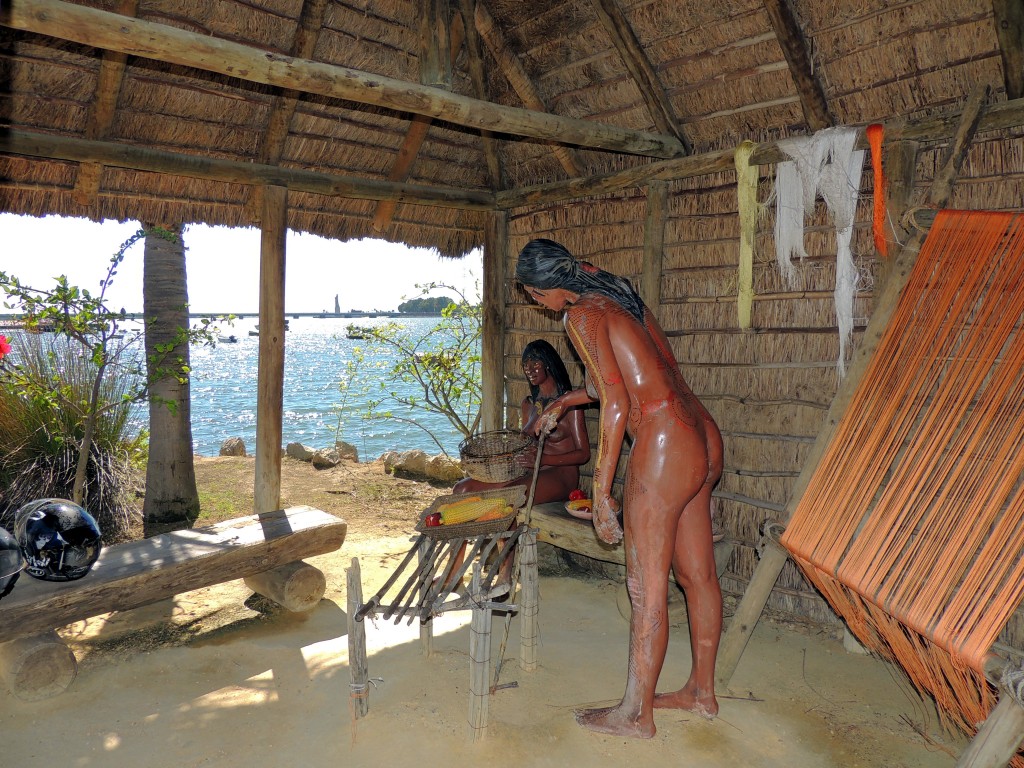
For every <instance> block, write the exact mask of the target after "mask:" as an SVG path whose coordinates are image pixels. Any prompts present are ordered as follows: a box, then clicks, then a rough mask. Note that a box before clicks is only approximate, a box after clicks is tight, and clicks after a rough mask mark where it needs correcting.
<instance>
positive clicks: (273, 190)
mask: <svg viewBox="0 0 1024 768" xmlns="http://www.w3.org/2000/svg"><path fill="white" fill-rule="evenodd" d="M262 207H263V219H262V223H261V230H262V239H261V241H260V347H259V365H258V374H257V377H258V379H257V395H256V479H255V483H254V486H253V491H254V500H253V506H254V509H253V511H254V512H255V513H256V514H259V513H261V512H272V511H274V510H275V509H280V507H281V431H282V429H281V420H282V409H283V407H284V255H285V254H284V250H285V235H286V233H287V226H288V222H287V219H288V190H287V189H286V188H285V187H267V188H266V189H264V190H263V206H262Z"/></svg>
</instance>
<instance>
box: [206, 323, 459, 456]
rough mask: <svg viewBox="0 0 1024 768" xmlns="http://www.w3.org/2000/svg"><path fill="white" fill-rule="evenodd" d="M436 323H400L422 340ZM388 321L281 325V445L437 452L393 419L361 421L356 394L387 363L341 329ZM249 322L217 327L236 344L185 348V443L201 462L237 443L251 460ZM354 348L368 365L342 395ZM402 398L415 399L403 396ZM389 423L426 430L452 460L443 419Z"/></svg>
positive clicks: (252, 350) (422, 416)
mask: <svg viewBox="0 0 1024 768" xmlns="http://www.w3.org/2000/svg"><path fill="white" fill-rule="evenodd" d="M438 320H439V318H432V317H431V318H408V319H404V318H403V319H401V320H399V321H396V322H401V323H402V324H403V325H405V326H407V327H408V328H409V329H410V331H411V332H412V333H414V334H416V335H419V334H421V333H425V332H427V331H429V330H430V329H431V328H433V327H434V326H435V325H436V324H437V323H438ZM387 322H392V320H390V319H388V318H323V319H321V318H315V317H302V318H289V319H288V324H289V330H288V331H286V335H285V365H284V412H283V418H282V444H283V445H287V444H288V443H292V442H299V443H303V444H304V445H307V446H309V447H311V448H330V447H333V446H334V442H335V440H336V439H341V440H344V441H345V442H348V443H351V444H352V445H354V446H355V447H356V448H357V449H358V451H359V458H360V460H361V461H370V460H373V459H376V458H378V457H379V456H380V455H381V454H382V453H384V452H386V451H389V450H397V451H406V450H412V449H417V448H418V449H422V450H424V451H426V452H427V453H428V454H431V455H433V454H437V453H440V452H441V449H440V448H438V446H437V444H436V443H435V442H434V441H433V440H432V439H431V438H430V436H429V435H428V434H427V432H425V431H423V430H422V429H419V428H418V427H415V426H413V425H410V424H407V423H402V422H399V421H396V420H387V421H380V420H376V419H374V420H365V419H363V418H360V416H359V414H360V413H361V412H362V411H364V410H365V403H366V398H365V397H362V396H360V395H359V394H358V393H359V392H360V390H361V384H362V383H363V382H364V381H370V382H371V383H372V382H373V381H376V380H377V379H379V372H378V371H376V370H374V367H373V366H376V365H383V364H386V363H387V362H389V360H390V357H389V355H388V354H387V353H386V352H384V351H380V350H374V349H373V348H372V346H371V345H370V344H369V342H367V341H361V340H356V339H348V338H346V335H345V329H346V327H347V326H348V325H351V324H354V325H360V326H373V325H380V324H384V323H387ZM255 328H256V320H255V319H253V318H245V319H239V320H235V321H234V324H233V325H232V326H231V327H227V326H222V327H221V336H226V335H228V334H233V335H234V336H235V337H236V338H237V339H238V342H237V343H234V344H228V343H218V344H217V345H216V346H215V347H193V349H192V352H191V362H192V382H191V392H192V441H193V450H194V452H195V453H197V454H199V455H201V456H216V455H218V453H219V452H220V446H221V444H222V443H223V442H224V441H225V440H226V439H228V438H230V437H240V438H242V440H243V441H244V442H245V447H246V450H247V451H248V452H249V453H250V454H252V453H253V451H254V449H255V446H256V389H257V386H256V384H257V358H258V352H259V338H258V337H257V336H252V335H250V331H254V330H255ZM357 346H359V347H361V348H362V349H363V350H364V352H365V354H366V356H367V363H368V364H369V365H367V366H364V367H363V368H361V369H359V370H358V371H356V375H355V380H353V381H352V382H351V386H350V387H349V388H348V390H347V394H346V395H343V393H342V391H341V388H340V386H341V384H342V382H346V383H348V379H349V378H350V376H351V374H350V373H349V372H348V370H347V368H346V366H347V364H348V363H349V362H350V361H352V360H353V359H354V358H353V353H354V349H355V347H357ZM409 394H416V393H415V392H410V393H409ZM390 410H391V411H392V412H394V413H395V415H397V416H408V417H410V418H411V417H415V418H416V419H417V420H419V421H420V422H422V423H423V424H424V425H425V426H427V427H429V429H430V431H431V432H433V433H434V434H435V435H436V436H437V437H438V438H439V440H440V442H441V444H442V445H443V446H444V449H445V450H446V451H447V452H448V453H449V454H450V455H452V456H456V457H457V456H458V446H459V442H460V440H461V439H462V436H461V435H460V434H459V432H458V431H457V430H455V429H454V428H453V427H452V426H451V425H450V424H449V423H448V421H447V419H445V418H444V417H443V416H434V415H432V414H426V413H424V412H422V411H415V412H405V413H403V412H401V411H399V410H398V409H397V408H395V407H393V406H392V407H390Z"/></svg>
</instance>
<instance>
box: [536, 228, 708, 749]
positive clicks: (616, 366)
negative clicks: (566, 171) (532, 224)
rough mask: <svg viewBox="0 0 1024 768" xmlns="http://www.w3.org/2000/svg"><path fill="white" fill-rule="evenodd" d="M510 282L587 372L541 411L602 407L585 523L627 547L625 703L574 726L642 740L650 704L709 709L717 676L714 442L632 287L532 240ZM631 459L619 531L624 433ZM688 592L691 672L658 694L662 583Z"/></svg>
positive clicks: (650, 721)
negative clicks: (557, 326) (552, 323)
mask: <svg viewBox="0 0 1024 768" xmlns="http://www.w3.org/2000/svg"><path fill="white" fill-rule="evenodd" d="M516 279H517V280H518V281H519V282H520V283H521V284H522V285H523V288H524V289H525V290H526V291H527V293H529V294H530V296H531V297H533V299H534V300H535V301H537V302H538V303H539V304H541V305H543V306H544V307H547V308H548V309H551V310H554V311H556V312H564V313H565V314H564V324H565V329H566V332H567V333H568V335H569V338H570V340H571V341H572V344H573V346H574V347H575V348H576V351H577V353H578V354H579V356H580V358H581V359H582V360H583V363H584V365H585V367H586V370H587V387H586V389H577V390H573V391H571V392H568V393H566V394H564V395H562V396H560V397H559V398H558V399H557V400H556V401H555V402H554V403H552V404H551V405H550V406H549V407H548V408H547V409H545V415H544V419H543V423H542V424H541V427H542V428H543V429H547V428H549V427H551V425H552V424H553V423H554V421H555V420H557V419H558V418H559V417H560V415H561V414H562V413H565V412H566V411H567V410H568V409H570V408H572V407H573V406H578V405H582V404H585V403H590V402H594V401H595V400H597V401H599V402H600V415H601V432H600V437H599V441H598V450H597V459H596V461H595V464H594V490H593V497H594V510H593V511H594V527H595V528H596V530H597V534H598V536H600V538H601V539H602V540H604V541H606V542H608V543H615V542H618V541H619V540H620V539H623V536H624V537H625V539H624V547H625V555H626V584H627V588H628V591H629V597H630V600H631V602H632V605H633V611H632V618H631V620H630V626H629V667H628V672H627V679H626V691H625V694H624V695H623V697H622V701H621V702H620V703H619V704H617V705H616V706H613V707H606V708H601V709H588V710H579V711H577V713H576V719H577V721H578V722H579V723H580V725H582V726H584V727H586V728H589V729H591V730H594V731H599V732H602V733H610V734H615V735H618V736H634V737H639V738H650V737H651V736H653V735H654V733H655V726H654V712H653V710H654V709H655V708H666V709H687V710H690V711H692V712H696V713H699V714H701V715H703V716H705V717H709V718H711V717H714V716H715V715H716V714H717V713H718V701H717V699H716V698H715V690H714V674H715V658H716V656H717V653H718V641H719V636H720V635H721V630H722V593H721V589H720V588H719V585H718V578H717V574H716V571H715V558H714V545H713V543H712V534H711V490H712V488H713V487H714V485H715V483H716V482H717V481H718V478H719V477H720V476H721V473H722V436H721V433H720V432H719V430H718V426H717V425H716V424H715V421H714V419H712V417H711V415H710V414H709V413H708V412H707V410H706V409H705V408H704V406H703V405H702V404H701V403H700V401H699V400H697V398H696V397H695V396H694V394H693V392H692V391H691V390H690V388H689V386H688V385H687V384H686V381H685V380H684V379H683V376H682V373H681V372H680V371H679V366H678V365H677V364H676V361H675V357H674V356H673V354H672V351H671V349H670V347H669V344H668V339H667V338H666V336H665V334H664V332H663V331H662V329H661V327H660V326H659V325H658V322H657V320H656V319H655V317H654V315H653V313H651V311H650V310H649V309H648V308H647V307H646V306H644V303H643V301H642V300H641V299H640V297H639V295H637V293H636V291H635V290H634V289H633V287H632V286H631V285H630V283H629V282H628V281H627V280H625V279H623V278H621V277H618V276H616V275H613V274H611V273H609V272H605V271H604V270H601V269H598V268H597V267H594V266H592V265H591V264H588V263H587V262H583V261H577V260H576V259H575V258H573V256H572V255H571V254H570V253H569V252H568V251H567V250H566V249H565V247H564V246H562V245H560V244H559V243H556V242H553V241H551V240H532V241H530V242H529V243H527V245H526V247H524V248H523V250H522V251H521V252H520V254H519V261H518V264H517V266H516ZM627 432H628V434H629V435H630V437H631V438H632V444H633V447H632V453H631V455H630V458H629V465H628V469H627V472H626V478H625V488H624V491H623V515H622V519H623V523H622V525H621V526H620V523H619V506H618V503H617V502H616V501H615V499H614V498H612V495H611V491H612V481H613V480H614V477H615V467H616V464H617V463H618V460H619V455H620V453H621V450H622V441H623V438H624V436H625V435H626V433H627ZM670 569H672V570H674V571H675V577H676V580H677V581H678V582H679V584H680V586H681V587H682V588H683V591H684V592H685V594H686V606H687V615H688V617H689V627H690V645H691V649H692V650H691V653H692V662H693V663H692V667H691V670H690V677H689V679H688V680H687V681H686V684H685V685H684V686H683V687H682V688H680V689H679V690H677V691H674V692H672V693H662V694H657V695H656V694H655V686H656V685H657V682H658V676H659V674H660V673H661V668H662V664H663V663H664V660H665V652H666V648H667V646H668V625H667V622H666V615H667V612H668V576H669V573H670Z"/></svg>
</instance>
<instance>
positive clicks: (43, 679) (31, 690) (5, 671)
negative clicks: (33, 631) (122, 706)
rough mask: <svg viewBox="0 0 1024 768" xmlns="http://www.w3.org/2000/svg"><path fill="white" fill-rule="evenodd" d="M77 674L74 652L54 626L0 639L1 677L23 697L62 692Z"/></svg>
mask: <svg viewBox="0 0 1024 768" xmlns="http://www.w3.org/2000/svg"><path fill="white" fill-rule="evenodd" d="M77 675H78V662H77V660H76V659H75V654H74V653H72V651H71V649H70V648H68V647H67V645H65V643H64V641H63V640H61V638H60V635H58V634H57V633H56V632H55V631H53V630H50V631H48V632H43V633H41V634H38V635H30V636H28V637H19V638H17V639H15V640H10V641H8V642H6V643H0V677H3V679H4V681H5V682H6V683H7V687H8V688H9V689H10V691H11V693H13V694H14V695H15V696H16V697H18V698H19V699H21V700H23V701H40V700H41V699H47V698H50V697H51V696H57V695H59V694H61V693H64V691H66V690H67V689H68V686H69V685H71V683H72V682H73V681H74V679H75V677H76V676H77Z"/></svg>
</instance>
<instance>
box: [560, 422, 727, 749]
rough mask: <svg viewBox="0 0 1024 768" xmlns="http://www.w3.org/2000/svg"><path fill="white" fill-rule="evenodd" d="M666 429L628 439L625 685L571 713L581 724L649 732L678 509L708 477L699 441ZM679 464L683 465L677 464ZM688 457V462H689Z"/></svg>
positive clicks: (607, 729)
mask: <svg viewBox="0 0 1024 768" xmlns="http://www.w3.org/2000/svg"><path fill="white" fill-rule="evenodd" d="M678 427H679V424H678V422H676V423H675V428H670V429H668V430H667V431H668V433H669V436H670V437H672V438H673V439H674V441H675V445H674V448H675V450H673V451H671V452H668V453H670V454H671V455H668V456H666V455H665V454H666V452H665V451H664V449H663V446H664V445H665V442H664V437H665V435H664V434H661V433H660V432H657V433H655V434H653V435H650V437H652V438H655V439H646V440H645V439H641V436H640V435H638V439H637V440H636V441H635V442H634V445H633V452H632V454H631V456H630V471H629V476H628V477H627V480H626V491H625V498H624V509H625V514H624V523H625V538H624V542H623V543H624V546H625V554H626V586H627V589H628V591H629V597H630V602H631V603H632V606H633V611H632V616H631V619H630V625H629V668H628V673H627V679H626V691H625V693H624V695H623V697H622V701H621V703H620V704H619V705H618V706H616V707H609V708H605V709H593V710H587V711H582V712H579V713H577V717H576V719H577V721H578V722H579V723H580V725H583V726H584V727H586V728H590V729H591V730H595V731H600V732H602V733H612V734H616V735H622V736H634V737H640V738H650V737H651V736H653V735H654V733H655V725H654V712H653V708H654V693H655V687H656V686H657V682H658V676H659V675H660V674H661V667H662V664H663V663H664V661H665V652H666V648H667V646H668V624H667V622H666V614H667V612H668V577H669V569H670V566H671V563H672V558H673V548H674V544H675V539H676V537H675V531H676V529H677V527H678V520H679V516H680V513H681V510H682V509H683V507H684V506H685V505H686V503H687V502H688V501H689V499H690V497H692V496H693V495H694V494H696V493H697V492H698V491H699V490H700V488H701V487H702V484H703V483H704V481H705V479H706V477H707V464H706V463H707V459H706V456H705V454H704V451H703V445H702V443H701V442H699V441H694V440H693V434H692V431H690V430H686V429H679V428H678ZM680 464H684V465H687V466H680ZM689 464H692V465H693V466H688V465H689Z"/></svg>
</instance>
